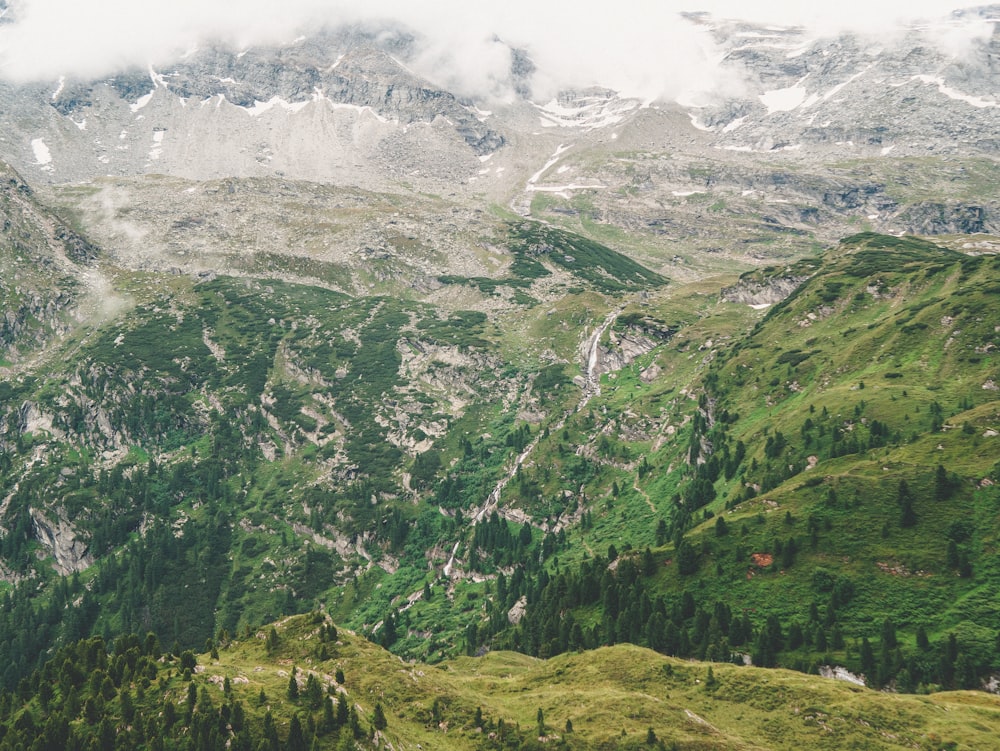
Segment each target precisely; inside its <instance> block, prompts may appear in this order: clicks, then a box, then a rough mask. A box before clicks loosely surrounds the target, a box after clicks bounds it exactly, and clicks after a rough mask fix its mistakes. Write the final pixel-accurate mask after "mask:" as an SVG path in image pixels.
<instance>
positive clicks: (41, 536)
mask: <svg viewBox="0 0 1000 751" xmlns="http://www.w3.org/2000/svg"><path fill="white" fill-rule="evenodd" d="M28 512H29V514H30V515H31V526H32V530H33V532H34V535H35V537H36V538H37V540H38V541H39V542H40V543H41V544H42V545H43V546H44V547H46V548H48V550H49V551H50V552H51V553H52V557H53V559H54V560H53V563H52V567H53V568H54V569H55V570H56V571H57V572H58V573H60V574H62V575H64V576H65V575H68V574H72V573H75V572H77V571H83V570H84V569H85V568H88V567H90V566H91V565H92V564H93V563H94V556H93V555H91V553H90V550H89V549H88V547H87V544H86V543H84V542H83V541H82V540H80V539H79V538H78V537H77V536H76V530H75V529H74V528H73V525H72V524H70V523H69V522H68V521H67V520H65V519H63V518H61V516H60V517H57V519H56V521H55V522H53V521H50V520H49V518H48V517H46V516H45V515H44V514H43V513H42V512H41V511H39V510H38V509H35V508H31V509H28Z"/></svg>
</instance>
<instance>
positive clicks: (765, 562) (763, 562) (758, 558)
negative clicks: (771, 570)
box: [750, 553, 774, 568]
mask: <svg viewBox="0 0 1000 751" xmlns="http://www.w3.org/2000/svg"><path fill="white" fill-rule="evenodd" d="M750 560H751V561H753V565H754V566H756V567H757V568H767V567H768V566H770V565H771V564H772V563H774V556H773V555H771V554H770V553H752V554H751V555H750Z"/></svg>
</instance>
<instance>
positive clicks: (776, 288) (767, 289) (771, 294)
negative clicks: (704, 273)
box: [722, 276, 808, 305]
mask: <svg viewBox="0 0 1000 751" xmlns="http://www.w3.org/2000/svg"><path fill="white" fill-rule="evenodd" d="M806 279H808V277H805V276H783V277H772V278H769V279H753V278H745V279H740V281H738V282H737V283H736V284H734V285H733V286H732V287H726V288H725V289H723V290H722V299H723V300H726V301H727V302H735V303H743V304H744V305H775V304H776V303H779V302H781V301H782V300H784V299H785V298H786V297H788V296H789V295H790V294H792V292H794V291H795V289H796V288H797V287H798V286H799V285H800V284H802V282H804V281H805V280H806Z"/></svg>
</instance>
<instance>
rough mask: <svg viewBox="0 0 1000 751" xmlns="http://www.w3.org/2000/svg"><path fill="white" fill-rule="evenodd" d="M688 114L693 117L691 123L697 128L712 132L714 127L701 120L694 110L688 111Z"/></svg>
mask: <svg viewBox="0 0 1000 751" xmlns="http://www.w3.org/2000/svg"><path fill="white" fill-rule="evenodd" d="M687 115H688V117H689V118H690V119H691V124H692V125H693V126H694V127H695V128H697V129H698V130H704V131H706V132H708V133H711V132H712V129H711V128H710V127H708V126H707V125H705V123H703V122H702V121H701V120H699V119H698V116H697V115H696V114H694V113H693V112H688V113H687Z"/></svg>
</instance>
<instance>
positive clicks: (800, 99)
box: [759, 75, 818, 115]
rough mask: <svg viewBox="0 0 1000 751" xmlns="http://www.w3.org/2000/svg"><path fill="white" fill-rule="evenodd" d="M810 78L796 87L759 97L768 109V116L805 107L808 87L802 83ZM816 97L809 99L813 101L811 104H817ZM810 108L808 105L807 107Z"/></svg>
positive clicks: (770, 92) (766, 92)
mask: <svg viewBox="0 0 1000 751" xmlns="http://www.w3.org/2000/svg"><path fill="white" fill-rule="evenodd" d="M806 78H808V75H807V76H805V77H804V78H802V79H801V80H800V81H799V82H798V83H796V84H795V85H794V86H789V87H788V88H786V89H773V90H772V91H765V92H764V93H763V94H761V95H760V96H759V99H760V101H761V102H763V104H764V106H765V107H767V114H769V115H773V114H774V113H775V112H791V111H792V110H794V109H797V108H798V107H801V106H803V105H804V104H805V103H806V97H807V95H808V94H809V92H808V91H806V87H805V86H803V85H802V82H803V81H805V80H806ZM815 96H816V95H815V94H814V95H813V96H812V97H809V99H810V100H811V101H810V102H809V104H813V103H815V101H816V99H818V97H816V99H814V98H813V97H815ZM805 106H808V105H805Z"/></svg>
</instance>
